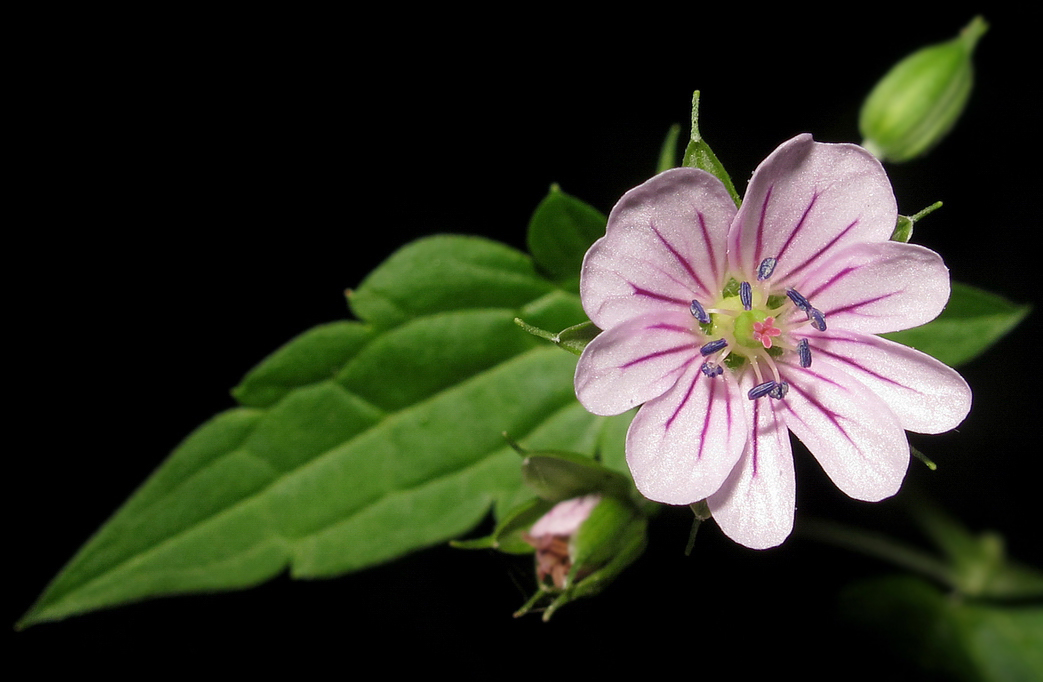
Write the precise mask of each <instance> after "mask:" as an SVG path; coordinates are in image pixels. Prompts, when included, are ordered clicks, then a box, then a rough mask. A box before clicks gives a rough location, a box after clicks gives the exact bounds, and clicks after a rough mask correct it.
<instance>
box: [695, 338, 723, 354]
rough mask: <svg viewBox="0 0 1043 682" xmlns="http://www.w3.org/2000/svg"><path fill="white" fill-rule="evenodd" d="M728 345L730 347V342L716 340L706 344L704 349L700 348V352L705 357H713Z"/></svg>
mask: <svg viewBox="0 0 1043 682" xmlns="http://www.w3.org/2000/svg"><path fill="white" fill-rule="evenodd" d="M727 345H728V342H727V341H725V340H724V339H715V340H713V341H711V342H710V343H708V344H706V345H705V346H703V347H702V348H700V349H699V352H700V353H702V356H703V357H706V356H707V355H713V354H714V353H716V352H717V351H719V350H721V349H722V348H724V347H725V346H727Z"/></svg>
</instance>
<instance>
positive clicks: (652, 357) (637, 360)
mask: <svg viewBox="0 0 1043 682" xmlns="http://www.w3.org/2000/svg"><path fill="white" fill-rule="evenodd" d="M692 349H693V346H692V344H690V343H686V344H684V345H683V346H675V347H673V348H666V349H664V350H657V351H656V352H654V353H649V354H648V355H643V356H641V357H639V358H635V359H633V360H631V361H630V362H625V363H623V364H622V365H620V366H619V369H629V368H631V367H633V366H634V365H637V364H640V363H642V362H646V361H648V360H655V359H656V358H661V357H664V356H667V355H673V354H674V353H680V352H682V351H687V352H689V353H691V352H693V350H692Z"/></svg>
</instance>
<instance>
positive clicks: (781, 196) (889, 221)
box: [729, 134, 898, 293]
mask: <svg viewBox="0 0 1043 682" xmlns="http://www.w3.org/2000/svg"><path fill="white" fill-rule="evenodd" d="M897 218H898V208H897V204H896V203H895V198H894V193H893V192H892V191H891V183H890V182H889V181H888V179H887V174H886V173H885V172H884V169H883V167H882V166H881V165H880V162H879V161H877V160H876V159H875V158H873V156H872V155H871V154H870V153H869V152H867V151H865V150H864V149H862V148H861V147H858V146H856V145H853V144H822V143H819V142H815V141H814V140H813V139H812V138H811V135H807V134H805V135H798V136H797V137H795V138H793V139H792V140H789V141H788V142H784V143H783V144H782V145H780V146H779V148H778V149H776V150H775V151H774V152H772V153H771V155H770V156H769V157H768V158H767V159H765V160H764V162H763V163H761V165H760V166H758V167H757V170H756V171H754V173H753V177H752V178H751V179H750V185H749V189H748V190H747V192H746V197H745V199H743V203H742V208H741V209H739V212H738V215H736V217H735V223H734V225H733V226H732V231H731V234H730V235H729V249H730V251H731V254H730V255H731V258H732V261H731V265H732V267H733V268H734V269H735V270H736V271H738V272H740V273H743V274H744V275H746V276H752V275H753V274H754V273H756V272H757V266H758V265H759V264H760V262H761V261H762V260H764V259H765V258H768V257H774V258H776V259H778V263H777V265H776V267H775V273H774V274H773V276H772V280H773V281H774V282H778V283H780V284H789V283H790V282H791V281H792V280H793V279H795V278H799V277H801V276H802V273H805V272H807V271H808V270H809V269H811V268H812V267H813V266H814V265H815V264H816V262H817V261H819V260H820V259H822V258H828V257H829V256H831V255H832V254H834V253H836V252H837V251H838V250H840V249H843V248H844V247H846V246H850V245H852V244H859V243H864V242H882V241H886V240H887V239H889V238H890V236H891V232H892V231H893V230H894V226H895V221H896V220H897ZM802 293H803V292H802Z"/></svg>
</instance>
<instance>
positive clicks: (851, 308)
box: [822, 291, 905, 317]
mask: <svg viewBox="0 0 1043 682" xmlns="http://www.w3.org/2000/svg"><path fill="white" fill-rule="evenodd" d="M901 293H905V292H903V291H893V292H891V293H889V294H881V295H880V296H875V297H873V298H867V299H865V300H862V301H858V302H857V303H851V304H849V305H845V306H841V307H840V308H830V309H829V310H823V311H822V313H823V314H824V315H826V316H829V315H836V314H838V313H851V314H852V315H862V313H859V312H858V310H857V309H858V308H861V307H862V306H866V305H871V304H873V303H876V302H877V301H883V300H885V299H888V298H891V297H892V296H897V295H898V294H901ZM863 317H878V316H876V315H863Z"/></svg>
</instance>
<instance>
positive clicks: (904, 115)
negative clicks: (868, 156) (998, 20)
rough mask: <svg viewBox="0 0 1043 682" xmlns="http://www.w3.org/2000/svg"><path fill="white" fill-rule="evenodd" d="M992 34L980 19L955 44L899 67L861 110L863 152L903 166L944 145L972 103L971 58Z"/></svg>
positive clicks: (937, 47) (932, 49)
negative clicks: (986, 35)
mask: <svg viewBox="0 0 1043 682" xmlns="http://www.w3.org/2000/svg"><path fill="white" fill-rule="evenodd" d="M987 29H988V24H986V23H985V20H984V19H982V18H981V17H975V18H974V19H973V20H972V21H971V23H969V24H968V25H967V26H966V27H965V28H964V29H963V30H962V31H961V32H960V34H959V35H958V36H957V37H956V38H953V39H952V40H950V41H948V42H944V43H940V44H937V45H931V46H929V47H925V48H923V49H921V50H918V51H917V52H914V53H913V54H911V55H909V56H908V57H906V58H905V59H903V60H902V61H900V62H898V64H896V65H895V66H894V67H893V68H892V69H891V70H890V71H889V72H888V73H887V75H886V76H884V78H883V79H882V80H881V81H880V82H879V83H877V85H876V87H875V88H873V91H872V92H871V93H870V94H869V97H867V98H866V101H865V103H864V104H863V105H862V112H861V114H860V116H859V121H858V125H859V130H860V131H861V133H862V136H863V138H865V141H864V142H863V143H862V146H863V147H865V148H866V149H868V150H869V151H870V152H872V153H873V155H874V156H876V157H877V158H879V159H882V160H886V161H893V162H902V161H908V160H910V159H912V158H915V157H917V156H920V155H922V154H924V153H925V152H927V151H928V150H929V149H930V148H931V147H933V146H934V145H935V144H937V143H938V142H939V141H941V139H942V138H943V137H945V135H946V134H947V133H948V132H949V130H950V129H951V128H952V126H953V125H954V124H955V123H956V120H957V119H958V118H959V117H960V114H961V113H963V109H964V106H965V105H966V104H967V99H968V98H969V97H970V94H971V85H972V81H973V66H972V64H971V55H972V53H973V52H974V47H975V45H976V44H977V43H978V40H979V39H980V38H981V37H982V35H984V34H985V31H986V30H987Z"/></svg>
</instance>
